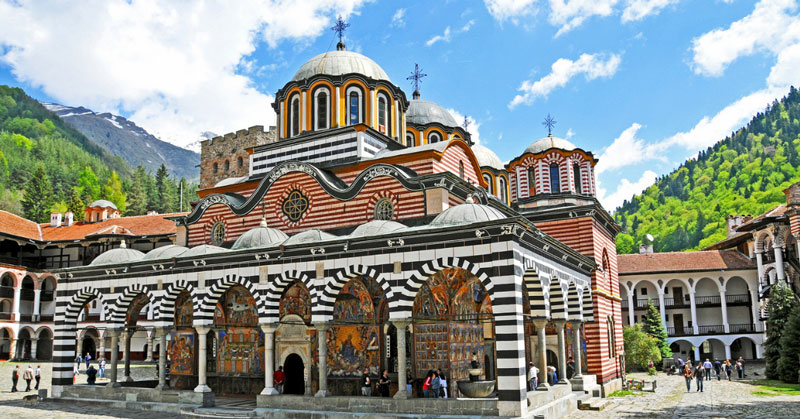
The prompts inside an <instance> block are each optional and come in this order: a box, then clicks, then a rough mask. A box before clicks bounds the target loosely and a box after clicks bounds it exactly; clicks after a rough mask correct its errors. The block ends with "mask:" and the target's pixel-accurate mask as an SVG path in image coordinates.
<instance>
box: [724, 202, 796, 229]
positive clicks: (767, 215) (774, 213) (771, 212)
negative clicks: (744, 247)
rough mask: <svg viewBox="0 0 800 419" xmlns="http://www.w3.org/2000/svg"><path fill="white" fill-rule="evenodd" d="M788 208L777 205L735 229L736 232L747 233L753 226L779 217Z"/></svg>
mask: <svg viewBox="0 0 800 419" xmlns="http://www.w3.org/2000/svg"><path fill="white" fill-rule="evenodd" d="M788 209H789V208H788V207H787V206H786V205H783V204H781V205H778V206H777V207H775V208H773V209H771V210H769V211H767V212H765V213H763V214H761V215H759V216H758V217H756V218H753V219H752V220H750V221H748V222H746V223H744V224H742V225H740V226H739V227H737V228H736V231H749V230H751V229H752V227H753V226H757V225H758V224H759V223H760V222H762V221H764V220H765V219H767V218H771V217H780V216H781V215H783V214H784V213H785V212H786V211H787V210H788Z"/></svg>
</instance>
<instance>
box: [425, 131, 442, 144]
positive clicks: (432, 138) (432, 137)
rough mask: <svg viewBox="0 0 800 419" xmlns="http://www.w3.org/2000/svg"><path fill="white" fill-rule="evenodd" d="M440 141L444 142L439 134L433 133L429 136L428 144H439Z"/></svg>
mask: <svg viewBox="0 0 800 419" xmlns="http://www.w3.org/2000/svg"><path fill="white" fill-rule="evenodd" d="M439 141H442V136H441V135H439V133H438V132H436V131H433V132H431V133H430V134H428V144H434V143H438V142H439Z"/></svg>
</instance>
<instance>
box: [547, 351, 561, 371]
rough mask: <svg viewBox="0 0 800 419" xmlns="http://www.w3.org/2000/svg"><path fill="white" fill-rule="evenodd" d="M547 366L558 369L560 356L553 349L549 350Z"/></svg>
mask: <svg viewBox="0 0 800 419" xmlns="http://www.w3.org/2000/svg"><path fill="white" fill-rule="evenodd" d="M547 365H548V366H551V367H556V368H558V355H556V353H555V352H554V351H553V350H551V349H548V350H547Z"/></svg>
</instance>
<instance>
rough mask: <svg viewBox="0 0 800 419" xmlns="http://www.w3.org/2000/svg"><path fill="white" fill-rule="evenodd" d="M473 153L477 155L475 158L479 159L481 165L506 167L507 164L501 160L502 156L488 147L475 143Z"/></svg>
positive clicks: (496, 167)
mask: <svg viewBox="0 0 800 419" xmlns="http://www.w3.org/2000/svg"><path fill="white" fill-rule="evenodd" d="M472 154H474V155H475V159H477V160H478V165H480V166H481V167H484V166H489V167H491V168H492V169H497V170H503V169H504V168H505V165H504V164H503V162H502V161H500V158H499V157H497V154H494V151H492V150H490V149H489V148H488V147H484V146H482V145H480V144H475V145H474V146H472Z"/></svg>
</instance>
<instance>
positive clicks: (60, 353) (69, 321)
mask: <svg viewBox="0 0 800 419" xmlns="http://www.w3.org/2000/svg"><path fill="white" fill-rule="evenodd" d="M66 298H69V302H68V303H67V305H66V307H64V315H63V316H56V321H55V328H54V329H55V330H53V370H52V376H53V380H52V384H53V385H59V386H67V385H72V383H73V380H74V374H73V362H74V361H75V350H76V335H75V332H76V330H77V325H78V316H79V315H80V312H81V309H82V308H83V307H84V306H85V305H86V304H87V303H89V302H90V301H92V300H94V299H97V300H98V301H100V306H101V307H102V310H103V315H104V318H106V319H108V318H110V313H111V310H110V308H109V307H108V306H107V305H106V304H105V302H104V300H103V296H102V295H101V294H100V292H99V291H97V290H96V289H94V288H92V287H83V288H81V289H80V290H78V291H77V292H75V293H74V294H73V295H72V297H66ZM58 305H59V304H57V306H58Z"/></svg>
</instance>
